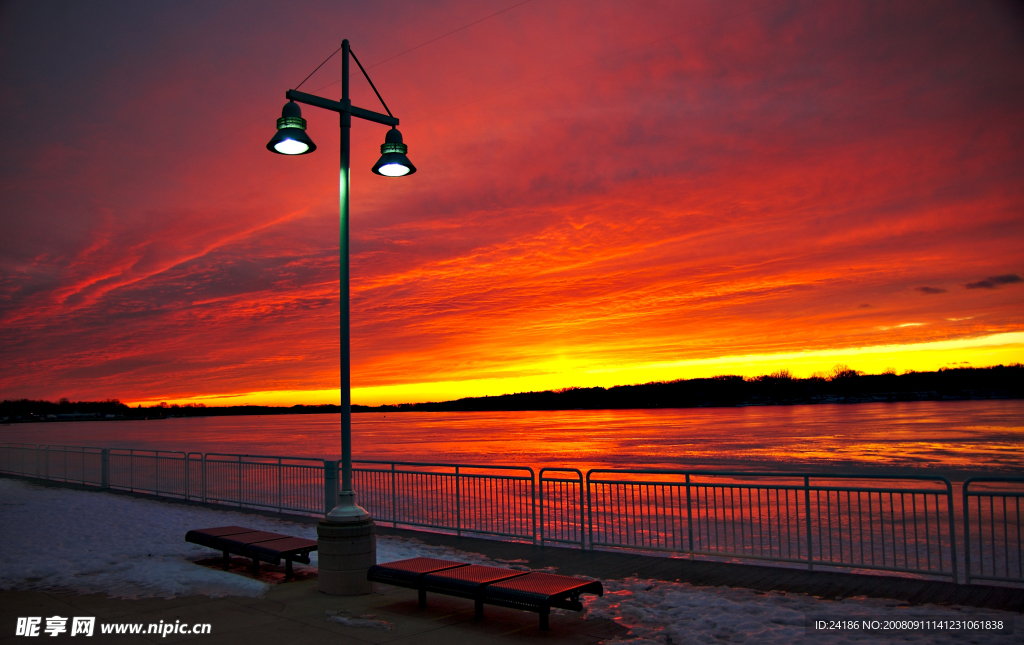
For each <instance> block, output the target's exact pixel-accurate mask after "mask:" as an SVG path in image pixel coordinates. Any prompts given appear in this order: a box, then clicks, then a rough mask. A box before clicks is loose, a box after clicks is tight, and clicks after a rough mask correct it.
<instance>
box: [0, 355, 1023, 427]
mask: <svg viewBox="0 0 1024 645" xmlns="http://www.w3.org/2000/svg"><path fill="white" fill-rule="evenodd" d="M1004 399H1024V365H1020V364H1014V365H1009V366H1002V365H999V366H996V367H987V368H956V369H945V370H940V371H938V372H911V373H907V374H901V375H897V374H872V375H863V374H858V373H857V372H854V371H853V370H836V371H835V373H833V374H832V375H831V376H830V377H828V378H822V377H811V378H807V379H798V378H793V377H792V376H790V375H789V374H788V372H785V371H782V372H778V373H776V374H771V375H766V376H759V377H755V378H753V379H744V378H742V377H739V376H717V377H714V378H706V379H689V380H685V379H684V380H678V381H670V382H662V383H645V384H642V385H620V386H615V387H611V388H603V387H593V388H566V389H563V390H556V391H550V390H549V391H545V392H522V393H516V394H503V395H500V396H485V397H467V398H462V399H457V400H454V401H442V402H426V403H403V404H397V405H380V406H365V405H353V406H352V412H353V413H354V414H358V413H363V412H393V413H395V412H519V411H522V412H526V411H558V410H629V409H685V408H722V407H746V406H778V405H818V404H829V403H832V404H835V403H840V404H853V403H888V402H891V403H895V402H906V401H983V400H1004ZM340 412H341V406H338V405H295V406H290V407H281V406H259V405H242V406H223V407H212V406H211V407H205V406H202V405H186V406H177V405H173V406H169V405H166V404H163V405H161V406H152V407H149V408H142V407H136V408H129V407H128V406H126V405H124V404H123V403H121V402H119V401H116V400H108V401H78V402H70V401H67V400H61V401H59V402H56V403H54V402H50V401H32V400H27V399H22V400H19V401H4V402H2V403H0V423H3V424H11V423H40V422H58V423H59V422H80V421H100V420H106V421H114V420H143V419H166V418H180V417H210V416H250V415H280V414H332V413H333V414H337V413H340Z"/></svg>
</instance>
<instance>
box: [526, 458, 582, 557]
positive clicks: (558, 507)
mask: <svg viewBox="0 0 1024 645" xmlns="http://www.w3.org/2000/svg"><path fill="white" fill-rule="evenodd" d="M537 480H538V483H539V486H538V487H537V502H538V504H537V505H538V507H539V508H540V525H539V529H540V543H541V545H543V544H544V543H545V542H561V543H566V544H579V545H580V548H584V547H585V545H586V542H585V536H586V534H587V530H586V527H587V516H586V512H585V509H586V491H585V490H584V487H583V481H584V480H583V473H582V472H580V471H579V470H578V469H576V468H541V469H540V472H539V473H538V474H537Z"/></svg>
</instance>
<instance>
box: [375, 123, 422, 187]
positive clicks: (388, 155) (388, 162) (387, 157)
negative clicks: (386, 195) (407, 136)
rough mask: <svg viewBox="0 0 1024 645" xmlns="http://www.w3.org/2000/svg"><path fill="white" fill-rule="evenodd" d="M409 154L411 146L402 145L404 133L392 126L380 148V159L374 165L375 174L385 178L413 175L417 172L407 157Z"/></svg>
mask: <svg viewBox="0 0 1024 645" xmlns="http://www.w3.org/2000/svg"><path fill="white" fill-rule="evenodd" d="M407 152H409V146H407V145H405V144H404V143H402V133H401V132H399V131H398V128H396V127H394V126H392V127H391V129H390V130H388V133H387V135H385V137H384V143H383V144H381V146H380V159H378V160H377V163H375V164H373V172H374V174H377V175H383V176H384V177H404V176H405V175H411V174H413V173H414V172H416V166H414V165H412V162H411V161H409V157H406V156H405V154H406V153H407Z"/></svg>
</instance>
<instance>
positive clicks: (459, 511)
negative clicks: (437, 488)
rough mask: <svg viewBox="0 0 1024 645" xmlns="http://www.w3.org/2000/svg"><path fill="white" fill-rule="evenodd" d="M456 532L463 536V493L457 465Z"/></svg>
mask: <svg viewBox="0 0 1024 645" xmlns="http://www.w3.org/2000/svg"><path fill="white" fill-rule="evenodd" d="M455 534H456V535H458V536H460V537H461V536H462V495H461V485H460V482H459V467H458V466H456V467H455Z"/></svg>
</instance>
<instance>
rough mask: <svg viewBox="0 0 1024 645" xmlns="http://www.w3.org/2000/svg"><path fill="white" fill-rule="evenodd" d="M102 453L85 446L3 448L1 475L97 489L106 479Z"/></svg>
mask: <svg viewBox="0 0 1024 645" xmlns="http://www.w3.org/2000/svg"><path fill="white" fill-rule="evenodd" d="M102 452H103V451H102V450H101V449H100V448H87V447H82V446H45V445H36V444H3V446H2V447H0V472H9V473H13V474H17V475H22V476H26V477H39V478H41V479H48V480H51V481H61V482H65V483H67V482H72V483H76V484H92V485H97V486H98V485H100V484H101V483H102V476H103V463H102Z"/></svg>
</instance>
